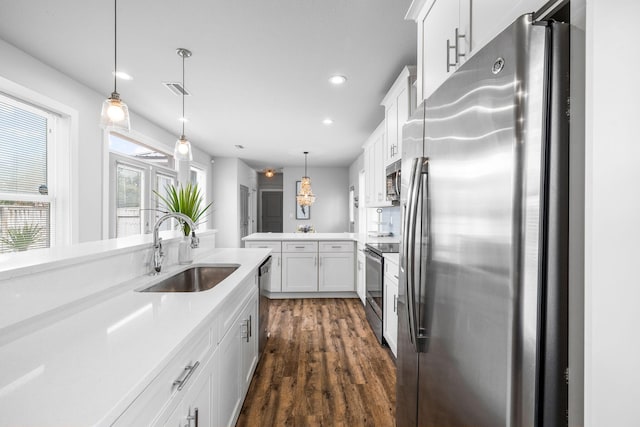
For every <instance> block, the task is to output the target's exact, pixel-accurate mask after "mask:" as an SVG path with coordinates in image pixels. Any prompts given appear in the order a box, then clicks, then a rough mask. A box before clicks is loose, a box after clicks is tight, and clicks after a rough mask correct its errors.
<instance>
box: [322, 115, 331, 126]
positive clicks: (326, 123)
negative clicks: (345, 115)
mask: <svg viewBox="0 0 640 427" xmlns="http://www.w3.org/2000/svg"><path fill="white" fill-rule="evenodd" d="M322 124H325V125H327V126H328V125H331V124H333V120H331V119H330V118H328V117H327V118H326V119H324V120H323V121H322Z"/></svg>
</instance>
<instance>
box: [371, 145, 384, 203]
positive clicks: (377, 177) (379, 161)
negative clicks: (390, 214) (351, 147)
mask: <svg viewBox="0 0 640 427" xmlns="http://www.w3.org/2000/svg"><path fill="white" fill-rule="evenodd" d="M384 147H385V145H384V134H380V136H379V137H378V138H376V141H375V142H374V144H373V150H374V151H373V156H374V157H373V158H374V164H373V171H374V172H373V173H374V177H373V179H374V188H375V202H376V205H378V206H381V204H382V203H383V202H384V201H385V199H386V191H385V188H384V181H385V179H386V175H385V169H384Z"/></svg>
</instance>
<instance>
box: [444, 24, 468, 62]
mask: <svg viewBox="0 0 640 427" xmlns="http://www.w3.org/2000/svg"><path fill="white" fill-rule="evenodd" d="M465 37H466V36H465V35H464V34H460V30H459V29H458V28H457V27H456V29H455V36H454V44H451V40H450V39H447V73H448V72H449V71H450V70H451V68H452V67H456V66H458V65H459V64H460V58H464V56H465V54H464V53H460V39H464V38H465ZM451 49H453V52H454V57H453V60H454V62H453V63H451V54H450V53H449V52H450V51H451Z"/></svg>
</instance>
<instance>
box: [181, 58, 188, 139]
mask: <svg viewBox="0 0 640 427" xmlns="http://www.w3.org/2000/svg"><path fill="white" fill-rule="evenodd" d="M180 56H182V135H183V136H184V121H185V120H186V118H185V117H184V92H185V91H186V90H187V89H185V86H184V56H185V54H184V52H183V53H182V55H180Z"/></svg>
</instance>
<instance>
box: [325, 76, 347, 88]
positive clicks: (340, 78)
mask: <svg viewBox="0 0 640 427" xmlns="http://www.w3.org/2000/svg"><path fill="white" fill-rule="evenodd" d="M346 81H347V78H346V77H345V76H341V75H340V74H336V75H333V76H331V77H329V83H331V84H334V85H341V84H343V83H345V82H346Z"/></svg>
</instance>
